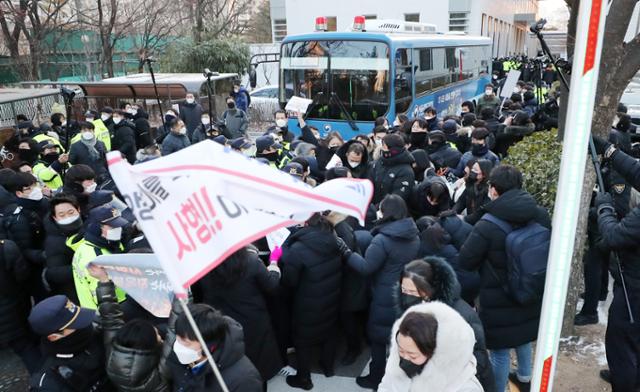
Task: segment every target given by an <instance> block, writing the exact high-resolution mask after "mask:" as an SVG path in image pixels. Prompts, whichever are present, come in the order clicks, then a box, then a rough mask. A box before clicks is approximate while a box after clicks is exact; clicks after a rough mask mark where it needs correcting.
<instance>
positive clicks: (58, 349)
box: [42, 325, 94, 355]
mask: <svg viewBox="0 0 640 392" xmlns="http://www.w3.org/2000/svg"><path fill="white" fill-rule="evenodd" d="M93 332H94V331H93V325H90V326H88V327H86V328H82V329H78V330H77V331H75V332H74V333H72V334H71V335H68V336H65V337H64V338H62V339H58V340H56V341H55V342H50V341H49V340H48V339H47V338H43V340H42V345H43V348H44V350H45V351H46V352H47V353H49V354H52V355H53V354H77V353H80V352H82V351H84V350H85V349H86V348H87V347H88V346H89V344H91V340H92V339H93Z"/></svg>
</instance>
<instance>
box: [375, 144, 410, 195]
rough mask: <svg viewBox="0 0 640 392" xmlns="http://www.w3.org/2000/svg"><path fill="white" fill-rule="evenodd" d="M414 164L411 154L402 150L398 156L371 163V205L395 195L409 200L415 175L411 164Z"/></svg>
mask: <svg viewBox="0 0 640 392" xmlns="http://www.w3.org/2000/svg"><path fill="white" fill-rule="evenodd" d="M414 162H415V160H414V159H413V156H412V155H411V153H410V152H409V151H407V150H402V152H400V153H399V154H397V155H395V156H392V157H389V158H384V157H382V158H380V159H378V160H377V161H375V162H373V166H372V167H371V170H370V171H369V179H370V180H371V182H373V186H374V189H373V200H372V201H371V202H372V203H373V204H378V203H380V202H381V201H382V199H384V197H385V196H386V195H390V194H396V195H398V196H400V197H402V198H403V199H404V201H408V200H409V196H410V195H411V190H412V189H413V185H414V181H415V175H414V173H413V168H412V166H411V165H412V164H413V163H414Z"/></svg>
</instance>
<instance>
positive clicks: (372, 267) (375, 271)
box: [348, 218, 420, 344]
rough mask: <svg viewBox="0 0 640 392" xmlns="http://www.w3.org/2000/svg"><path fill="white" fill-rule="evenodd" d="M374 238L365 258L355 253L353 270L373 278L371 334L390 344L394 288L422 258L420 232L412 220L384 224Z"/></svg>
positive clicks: (369, 323) (375, 229) (369, 333)
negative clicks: (407, 266) (410, 264)
mask: <svg viewBox="0 0 640 392" xmlns="http://www.w3.org/2000/svg"><path fill="white" fill-rule="evenodd" d="M372 234H373V235H374V237H373V240H371V244H370V245H369V247H368V248H367V251H366V252H365V255H364V257H362V256H360V255H359V254H357V253H355V252H354V253H352V254H351V256H350V257H349V260H348V263H349V266H350V267H351V268H353V269H355V270H356V271H358V272H359V273H360V274H362V275H365V276H371V296H372V298H371V306H370V308H369V320H368V322H367V334H368V335H369V339H371V340H372V341H374V342H377V343H382V344H386V343H387V342H388V339H389V332H390V331H391V326H392V325H393V321H394V320H395V319H396V317H395V311H394V309H395V304H394V301H393V292H394V289H393V288H394V286H395V285H396V283H397V282H398V280H399V279H400V275H401V273H402V269H403V268H404V265H405V264H407V263H408V262H410V261H411V260H414V259H415V258H416V257H417V256H418V249H419V247H420V239H419V238H418V228H417V227H416V224H415V222H414V221H413V219H411V218H404V219H400V220H397V221H391V222H386V223H383V224H381V225H379V226H377V227H375V228H374V229H373V231H372Z"/></svg>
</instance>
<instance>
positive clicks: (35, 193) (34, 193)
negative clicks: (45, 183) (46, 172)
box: [27, 186, 42, 201]
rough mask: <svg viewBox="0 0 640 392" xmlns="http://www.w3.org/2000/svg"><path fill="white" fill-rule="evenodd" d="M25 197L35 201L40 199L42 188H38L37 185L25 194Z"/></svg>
mask: <svg viewBox="0 0 640 392" xmlns="http://www.w3.org/2000/svg"><path fill="white" fill-rule="evenodd" d="M27 199H29V200H35V201H38V200H42V189H40V187H39V186H38V187H35V188H33V189H32V190H31V192H30V193H29V195H28V196H27Z"/></svg>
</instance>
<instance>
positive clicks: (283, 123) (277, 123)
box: [276, 119, 287, 128]
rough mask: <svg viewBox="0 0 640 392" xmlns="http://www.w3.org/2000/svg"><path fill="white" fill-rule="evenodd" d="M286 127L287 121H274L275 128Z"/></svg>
mask: <svg viewBox="0 0 640 392" xmlns="http://www.w3.org/2000/svg"><path fill="white" fill-rule="evenodd" d="M286 125H287V120H283V119H277V120H276V126H278V128H284V127H285V126H286Z"/></svg>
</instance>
